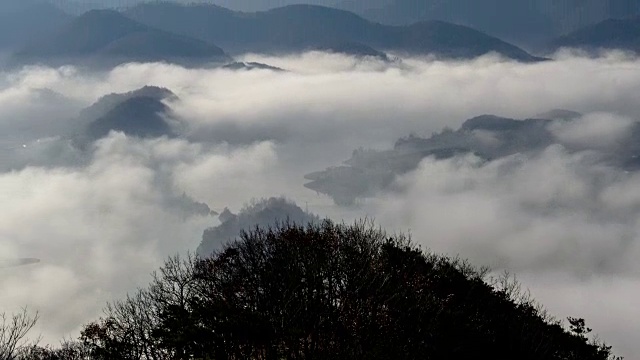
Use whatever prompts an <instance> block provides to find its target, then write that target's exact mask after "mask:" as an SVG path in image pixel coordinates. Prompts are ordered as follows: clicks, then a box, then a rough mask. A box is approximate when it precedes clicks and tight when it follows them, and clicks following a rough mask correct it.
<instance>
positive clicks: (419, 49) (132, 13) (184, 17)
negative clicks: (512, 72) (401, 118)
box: [126, 3, 539, 61]
mask: <svg viewBox="0 0 640 360" xmlns="http://www.w3.org/2000/svg"><path fill="white" fill-rule="evenodd" d="M126 15H127V16H129V17H131V18H132V19H134V20H136V21H138V22H141V23H143V24H146V25H148V26H152V27H156V28H159V29H163V30H165V31H169V32H173V33H177V34H181V35H184V36H189V37H193V38H198V39H200V40H203V41H207V42H210V43H215V44H219V45H220V46H222V47H223V48H225V49H226V50H228V51H231V52H236V53H240V52H246V51H254V52H256V51H258V52H287V51H302V50H308V49H314V48H318V47H327V46H329V47H331V46H336V45H337V44H344V43H355V44H361V45H364V46H367V47H371V48H374V49H376V50H383V51H394V52H400V53H407V54H417V55H427V54H430V55H436V56H443V57H455V58H473V57H477V56H479V55H483V54H486V53H488V52H497V53H500V54H501V55H503V56H505V57H507V58H511V59H515V60H519V61H536V60H539V59H538V58H536V57H534V56H532V55H530V54H528V53H527V52H525V51H524V50H522V49H520V48H518V47H516V46H514V45H511V44H509V43H506V42H504V41H502V40H500V39H497V38H494V37H491V36H489V35H487V34H484V33H482V32H479V31H476V30H473V29H471V28H468V27H464V26H460V25H454V24H451V23H446V22H441V21H431V22H422V23H417V24H413V25H410V26H388V25H381V24H377V23H374V22H371V21H369V20H366V19H364V18H362V17H360V16H358V15H356V14H354V13H351V12H348V11H343V10H338V9H333V8H327V7H321V6H313V5H291V6H285V7H281V8H277V9H273V10H269V11H264V12H256V13H242V12H234V11H231V10H228V9H225V8H222V7H219V6H215V5H206V4H200V5H189V6H185V5H179V4H172V3H147V4H142V5H138V6H135V7H133V8H131V9H129V10H127V11H126Z"/></svg>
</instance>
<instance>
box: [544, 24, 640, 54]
mask: <svg viewBox="0 0 640 360" xmlns="http://www.w3.org/2000/svg"><path fill="white" fill-rule="evenodd" d="M559 48H577V49H582V50H586V51H598V50H602V49H621V50H629V51H633V52H640V17H632V18H626V19H609V20H605V21H602V22H599V23H597V24H595V25H591V26H587V27H585V28H582V29H580V30H577V31H574V32H572V33H569V34H567V35H564V36H561V37H559V38H557V39H555V40H553V41H552V42H551V43H550V44H549V46H548V50H549V51H554V50H557V49H559Z"/></svg>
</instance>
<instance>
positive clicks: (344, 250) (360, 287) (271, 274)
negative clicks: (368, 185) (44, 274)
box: [31, 220, 617, 360]
mask: <svg viewBox="0 0 640 360" xmlns="http://www.w3.org/2000/svg"><path fill="white" fill-rule="evenodd" d="M422 241H428V239H425V240H422ZM520 289H521V287H520V284H518V283H517V282H516V281H515V280H513V279H512V278H510V277H506V276H502V277H499V278H492V277H490V276H489V275H488V269H478V268H475V267H473V266H472V265H470V264H469V263H468V262H467V261H464V260H460V259H457V258H451V257H447V256H442V255H437V254H434V253H431V252H425V251H424V250H423V249H422V248H421V247H419V246H417V245H416V244H414V243H413V242H412V241H411V240H410V239H408V238H407V237H406V236H404V235H390V234H387V233H385V232H384V231H382V230H380V229H379V228H376V227H374V225H373V224H370V223H364V222H357V223H356V224H354V225H351V226H349V225H340V224H334V223H333V222H331V221H330V220H324V221H322V222H316V223H313V224H308V225H306V226H305V225H302V224H294V223H286V224H281V225H276V226H269V227H256V228H254V229H251V230H250V231H247V232H245V233H243V234H242V235H241V236H240V238H239V239H238V240H236V241H231V242H229V243H227V244H226V245H225V246H224V247H223V248H222V249H220V250H219V251H216V252H214V253H213V254H211V255H210V256H206V257H198V256H188V257H186V258H182V257H180V256H173V257H171V258H169V259H168V260H167V261H166V262H165V264H164V266H163V267H162V268H161V269H160V270H159V271H157V272H154V274H153V279H152V282H151V283H150V284H149V285H148V286H147V287H144V288H141V289H139V290H138V291H137V292H135V293H133V294H129V295H128V296H127V297H126V298H123V299H122V300H120V301H116V302H111V303H110V304H109V305H108V306H107V307H106V308H105V311H104V314H105V316H104V317H102V318H100V319H97V320H96V321H94V322H92V323H90V324H88V325H86V326H85V327H84V328H83V330H82V332H81V336H80V338H79V339H78V340H77V341H75V342H73V343H70V344H67V347H66V348H63V349H51V348H45V349H42V348H38V347H36V346H34V347H33V350H31V351H32V352H35V353H39V354H41V356H40V357H37V358H38V359H42V358H46V359H53V358H55V359H58V358H61V357H59V356H56V355H58V354H59V353H60V352H62V351H64V350H66V353H67V354H70V355H77V354H90V355H91V358H92V359H130V358H135V359H167V358H171V359H221V358H222V359H335V360H341V359H371V360H387V359H492V360H513V359H522V360H533V359H545V360H568V359H580V360H613V359H617V358H615V357H614V355H613V354H612V351H611V347H610V346H607V345H605V344H604V343H602V342H599V341H595V340H592V336H591V334H590V333H591V331H592V330H591V329H590V328H588V327H587V324H586V322H585V320H584V319H582V318H573V317H569V318H567V320H568V324H567V325H568V326H565V325H564V323H563V322H562V321H558V320H556V319H554V318H553V317H551V316H550V315H549V314H548V313H547V312H546V310H545V309H544V308H543V307H542V306H540V305H539V304H538V303H536V302H534V301H533V300H531V298H530V297H529V296H528V295H527V294H526V292H525V291H522V290H520ZM132 334H133V335H132ZM131 354H135V356H132V355H131ZM140 354H143V355H140ZM167 354H168V356H167ZM70 355H67V357H64V359H71V358H72V356H70ZM73 358H74V359H76V358H80V356H73Z"/></svg>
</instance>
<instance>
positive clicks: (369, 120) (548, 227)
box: [0, 53, 640, 359]
mask: <svg viewBox="0 0 640 360" xmlns="http://www.w3.org/2000/svg"><path fill="white" fill-rule="evenodd" d="M246 60H255V61H260V62H264V63H267V64H270V65H273V66H278V67H281V68H285V69H288V70H290V71H289V72H271V71H263V70H260V71H250V72H247V71H240V72H233V71H227V70H215V69H185V68H181V67H177V66H171V65H166V64H131V65H125V66H120V67H118V68H116V69H114V70H112V71H110V72H107V73H84V72H82V71H78V70H76V69H74V68H69V67H66V68H59V69H51V68H25V69H23V70H21V71H19V72H15V73H3V74H0V149H1V152H0V203H1V204H2V207H3V214H2V216H1V217H0V257H5V258H12V257H37V258H40V259H41V260H42V262H41V263H39V264H36V265H32V266H28V267H20V268H11V269H0V288H1V289H2V291H1V292H0V304H2V309H3V310H8V311H10V310H12V309H16V308H18V307H20V306H24V305H28V306H29V308H31V309H37V310H39V311H40V312H41V321H40V323H39V325H38V332H40V333H42V335H43V336H44V339H45V340H46V341H54V340H55V339H60V338H61V337H62V336H67V337H69V336H71V337H75V336H77V330H78V329H79V328H80V326H81V325H82V324H83V323H86V322H87V321H90V320H92V319H95V318H96V317H98V316H99V315H100V314H101V308H102V307H103V305H104V303H105V302H106V301H108V300H111V299H117V298H121V297H122V296H124V295H125V294H126V292H128V291H132V290H134V289H135V288H136V287H138V286H144V285H146V283H147V281H148V280H149V273H150V272H151V271H152V270H154V269H155V268H156V267H157V266H158V265H159V264H160V263H161V262H162V260H163V259H164V258H165V257H166V256H168V255H171V254H174V253H175V252H183V253H184V252H186V251H188V250H192V251H193V250H195V248H196V247H197V245H198V243H199V241H200V237H201V235H202V231H203V230H204V229H205V228H207V227H209V226H214V225H216V224H217V223H218V222H217V220H216V219H215V218H213V217H200V216H192V217H185V216H184V213H183V212H181V211H180V209H179V208H178V207H176V205H175V202H173V201H172V199H175V197H176V196H179V195H181V194H182V193H185V194H186V195H188V196H190V197H192V198H194V199H196V200H198V201H202V202H205V203H207V204H208V205H209V206H210V207H211V208H212V209H213V210H217V211H220V210H222V209H223V208H224V207H225V206H228V207H229V208H230V209H231V210H232V211H234V212H236V211H238V210H239V209H240V208H241V207H242V205H243V204H244V203H246V202H248V201H250V200H251V199H252V198H261V197H269V196H279V195H284V196H286V197H288V198H289V199H292V200H295V201H296V202H297V203H298V204H299V205H300V206H301V207H303V208H304V207H305V206H308V208H309V210H311V211H314V212H316V213H317V214H319V215H321V216H330V217H332V218H334V219H335V220H338V221H339V220H341V219H345V220H346V221H352V220H354V219H357V218H361V217H364V216H369V217H373V218H374V219H375V220H376V221H377V222H378V223H379V224H380V225H382V226H384V227H386V228H387V229H388V230H389V231H391V232H393V231H404V232H410V233H411V235H412V236H413V238H414V240H415V241H417V242H418V243H420V244H422V245H423V246H424V247H426V248H431V249H433V250H434V251H438V252H445V253H449V254H452V255H456V254H460V255H461V256H463V257H466V258H469V259H471V261H472V262H473V263H474V264H476V265H488V266H491V267H493V268H494V269H495V270H496V271H498V272H499V271H502V270H509V271H511V272H514V273H516V274H517V275H518V277H519V278H520V279H521V280H522V282H523V285H524V286H525V287H529V288H530V289H531V291H532V295H533V296H534V297H535V298H537V299H539V300H540V301H541V302H542V303H543V304H545V305H546V306H547V308H548V309H549V310H550V311H551V312H552V314H555V315H557V316H559V317H566V316H574V317H576V316H577V317H584V318H586V320H587V325H588V326H590V327H592V328H594V331H595V332H597V333H598V334H599V335H600V336H601V338H602V339H605V340H607V341H608V342H609V343H610V344H611V345H613V346H614V349H615V350H616V352H617V354H619V355H624V356H626V357H627V358H628V359H632V358H633V356H635V354H638V353H640V345H638V344H637V339H636V338H637V335H636V334H638V333H640V310H639V309H638V307H637V306H635V301H634V299H635V298H636V297H637V296H638V295H639V294H640V265H639V264H638V262H637V261H636V259H637V257H638V256H640V223H638V219H639V218H640V217H639V215H640V196H638V195H637V194H640V175H638V174H634V173H627V172H625V171H622V170H620V169H616V168H612V167H607V166H605V165H602V164H601V163H599V162H597V161H594V158H595V157H597V156H595V157H594V154H596V155H597V152H598V148H599V147H603V146H607V144H608V143H610V142H615V141H617V140H618V139H619V138H620V137H621V136H624V134H625V129H627V126H628V125H629V123H630V122H631V121H635V120H638V119H637V117H636V114H638V113H640V112H639V110H640V104H638V102H637V94H638V91H640V61H638V59H635V58H631V57H628V56H625V55H623V54H619V53H617V54H609V55H607V56H605V57H603V58H599V59H588V58H582V57H574V56H570V55H569V54H559V55H558V59H557V60H556V61H553V62H544V63H538V64H526V65H524V64H517V63H513V62H506V61H502V60H500V59H497V58H494V57H484V58H480V59H478V60H475V61H464V62H440V61H432V60H430V59H417V58H416V59H406V60H404V61H402V62H401V63H397V64H392V65H388V64H383V63H380V62H367V61H359V60H354V59H350V58H346V57H342V56H339V55H328V54H322V53H307V54H304V55H300V56H291V57H286V58H276V57H264V56H258V55H247V56H246ZM144 85H157V86H164V87H167V88H169V89H170V90H171V91H173V92H174V93H175V94H176V95H177V96H178V97H179V100H176V101H172V102H170V103H168V105H169V106H170V107H171V108H172V110H173V112H174V113H175V117H176V118H177V119H178V120H179V121H181V123H182V126H181V128H182V129H183V136H182V137H181V138H178V139H167V138H162V139H155V140H139V139H133V138H128V137H126V136H125V135H123V134H119V133H113V134H111V135H110V136H109V137H108V138H105V139H103V140H101V141H99V142H97V143H96V144H95V147H94V149H93V151H91V152H89V153H81V152H80V151H78V150H76V149H74V148H73V147H71V146H70V145H69V143H68V142H66V141H65V140H63V139H61V138H59V137H57V135H59V134H61V133H69V132H70V131H71V132H72V131H73V129H77V128H78V127H79V126H80V125H81V124H80V123H79V121H78V120H77V119H76V115H77V112H78V111H79V110H80V109H81V108H82V107H85V106H88V105H90V104H91V103H93V102H94V101H96V100H97V99H98V98H99V97H100V96H102V95H105V94H108V93H111V92H126V91H131V90H134V89H137V88H139V87H142V86H144ZM554 108H565V109H571V110H576V111H579V112H582V113H585V114H587V116H585V117H584V118H583V119H581V120H579V121H578V122H576V123H575V124H570V125H567V126H565V127H558V128H554V129H553V131H554V134H555V135H556V136H557V137H558V139H559V140H561V142H566V143H572V144H576V143H578V144H586V145H585V148H586V150H585V151H581V152H578V153H568V152H567V151H565V149H564V148H563V147H562V145H556V146H552V147H550V148H548V149H547V150H546V151H544V152H542V153H540V154H536V155H524V154H523V155H516V156H512V157H508V158H504V159H501V160H499V161H495V162H492V163H489V164H483V163H481V162H480V161H479V160H478V159H475V158H474V157H472V156H467V157H461V158H455V159H451V160H444V161H435V160H433V159H425V160H424V161H423V162H422V163H421V165H420V167H419V168H418V169H417V170H416V171H414V172H411V173H409V174H406V175H404V176H402V177H400V178H399V179H397V181H396V183H395V184H394V186H393V190H389V191H387V192H382V193H379V194H378V195H376V196H375V197H373V198H371V199H367V200H365V201H363V202H362V204H361V205H360V206H356V207H352V208H339V207H336V206H335V205H333V204H332V202H331V200H330V199H329V198H327V197H324V196H320V195H317V194H316V193H315V192H313V191H310V190H307V189H305V188H304V187H303V184H304V182H305V180H304V179H303V175H304V174H306V173H308V172H310V171H315V170H322V169H324V168H326V167H328V166H331V165H336V164H339V163H340V162H341V161H342V160H345V159H347V158H349V157H350V156H351V152H352V151H353V150H354V149H356V148H358V147H371V148H378V149H383V148H388V147H391V146H392V145H393V143H394V142H395V140H396V139H397V138H399V137H401V136H405V135H408V134H409V133H411V132H414V133H416V134H418V135H423V136H428V135H429V134H431V133H432V132H434V131H439V130H441V129H442V128H443V127H445V126H449V127H452V128H457V127H459V126H460V124H462V122H464V120H466V119H467V118H470V117H472V116H476V115H480V114H485V113H493V114H498V115H503V116H510V117H517V118H525V117H528V116H533V115H535V114H538V113H542V112H545V111H547V110H550V109H554ZM38 140H39V141H38ZM23 145H24V146H23Z"/></svg>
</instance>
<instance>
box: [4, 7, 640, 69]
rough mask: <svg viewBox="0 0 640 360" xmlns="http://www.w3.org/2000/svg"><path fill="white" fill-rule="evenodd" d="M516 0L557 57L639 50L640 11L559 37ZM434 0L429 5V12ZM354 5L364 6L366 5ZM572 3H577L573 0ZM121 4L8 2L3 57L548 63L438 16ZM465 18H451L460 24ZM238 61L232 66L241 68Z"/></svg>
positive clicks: (40, 60) (39, 60) (92, 61)
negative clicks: (78, 6)
mask: <svg viewBox="0 0 640 360" xmlns="http://www.w3.org/2000/svg"><path fill="white" fill-rule="evenodd" d="M455 1H463V0H455ZM455 1H454V0H451V1H449V2H446V1H441V2H437V3H436V2H433V1H432V0H429V1H426V2H424V3H420V4H414V5H413V6H414V7H415V6H418V8H416V9H418V10H416V11H414V13H415V14H421V13H425V11H427V10H429V9H440V8H439V6H440V7H442V6H444V4H453V3H455ZM487 1H488V0H487ZM492 1H494V2H495V3H491V4H493V5H492V6H494V7H496V6H498V5H500V4H502V3H501V1H502V0H492ZM532 1H533V0H532ZM629 1H631V2H629V4H627V5H625V6H624V7H623V6H622V5H619V6H618V8H620V9H627V10H629V11H633V9H635V5H634V4H635V2H633V1H635V0H633V1H632V0H629ZM638 1H640V0H638ZM133 3H134V2H131V4H133ZM127 4H129V3H127ZM341 4H342V5H340V6H346V5H345V4H344V3H341ZM377 4H378V5H379V6H383V7H384V8H385V9H386V8H388V7H390V6H391V7H393V6H396V7H397V6H400V4H405V5H406V4H408V3H404V2H402V1H401V0H395V1H389V2H385V1H380V2H377ZM429 4H430V5H429ZM438 4H440V5H438ZM509 4H510V5H504V6H502V5H500V9H501V11H502V10H504V9H509V8H510V7H514V10H513V11H512V12H511V14H512V17H511V19H510V20H509V21H511V22H513V23H514V24H515V23H518V26H523V29H524V30H526V31H525V33H528V34H533V35H532V36H536V37H539V38H544V39H545V41H544V43H543V44H542V45H540V46H539V47H538V50H539V53H542V54H548V53H552V52H554V51H555V50H557V49H559V48H561V47H577V48H582V49H587V50H591V49H601V48H605V49H609V48H620V49H625V50H632V51H636V52H637V51H638V49H639V45H638V44H640V40H638V39H640V25H639V24H640V20H639V18H638V17H627V18H624V19H607V20H604V21H602V22H600V23H595V24H593V25H589V26H587V27H585V28H581V29H579V30H576V31H575V32H572V33H568V34H565V35H562V36H559V37H555V38H554V37H552V36H551V33H554V32H555V30H554V31H550V32H545V31H546V30H544V31H543V30H540V27H542V28H545V27H546V28H547V30H548V29H551V27H549V26H547V25H549V23H548V22H547V21H546V20H544V21H543V20H540V21H537V20H536V21H534V23H535V24H534V23H532V22H531V21H529V20H526V19H524V17H528V18H531V16H533V15H531V14H530V13H529V12H526V11H524V9H525V7H522V6H520V5H516V4H515V2H510V3H509ZM532 4H534V5H535V6H534V5H531V6H533V7H534V8H535V9H538V10H540V11H538V12H544V11H542V10H545V9H547V8H549V9H550V6H551V5H549V4H547V5H544V4H546V3H544V4H543V2H535V1H534V2H532ZM536 4H537V5H536ZM378 5H376V6H378ZM427 5H429V6H430V7H426V8H425V6H427ZM467 5H468V4H467ZM467 5H465V6H467ZM543 5H544V6H543ZM350 6H351V7H354V6H355V7H357V1H354V2H353V3H351V5H350ZM363 6H364V5H363ZM371 6H373V4H372V5H371ZM406 6H409V5H406ZM469 6H470V5H469ZM545 6H546V7H545ZM607 6H609V5H607ZM489 8H491V6H489ZM609 8H610V9H609ZM425 9H427V10H425ZM567 9H572V7H571V6H569V5H567ZM608 9H609V10H610V11H608V13H609V14H612V15H616V14H618V15H619V14H621V13H624V10H616V11H614V10H615V9H616V7H615V6H613V5H611V6H610V7H608ZM612 9H613V10H612ZM120 10H121V12H119V11H115V10H91V11H88V12H86V13H83V14H82V15H80V16H77V17H75V16H72V15H69V14H67V13H65V12H63V11H62V10H60V9H59V8H57V7H55V6H53V5H52V4H50V3H47V2H43V1H38V0H25V1H24V2H23V3H21V2H18V1H15V0H7V2H6V3H3V4H2V5H0V30H1V31H0V58H2V57H4V56H5V55H3V53H5V54H6V53H8V52H12V53H13V56H10V57H9V61H8V62H9V64H10V65H14V66H20V65H24V64H34V63H36V64H46V65H62V64H68V63H72V64H81V65H97V66H101V67H105V66H106V67H111V66H114V65H118V64H121V63H124V62H132V61H138V62H144V61H166V62H172V63H178V64H181V65H186V66H191V65H197V66H202V65H216V66H218V65H224V64H225V63H230V62H233V59H232V58H231V57H230V55H229V54H240V53H245V52H259V53H260V52H261V53H281V52H300V51H308V50H322V51H328V52H338V53H345V54H348V55H352V56H357V57H361V56H370V57H375V58H378V59H380V60H383V61H388V60H389V57H388V56H387V53H394V54H396V55H400V56H403V55H433V56H436V57H440V58H454V59H469V58H475V57H478V56H481V55H484V54H487V53H497V54H500V55H502V56H503V57H505V58H510V59H514V60H517V61H523V62H534V61H539V60H542V58H540V57H538V56H534V55H531V54H530V53H528V52H527V51H525V50H523V49H522V48H519V47H517V46H515V45H512V44H511V43H508V42H505V41H503V40H501V39H499V38H496V37H493V36H490V35H487V34H486V33H484V32H482V31H477V30H475V29H473V28H471V27H467V26H464V25H458V24H455V23H452V22H445V21H439V20H430V21H418V22H416V23H412V24H409V25H384V24H382V23H377V22H373V21H370V20H367V19H366V18H364V17H362V16H359V15H357V14H355V13H353V12H349V11H345V10H339V9H335V8H329V7H323V6H315V5H289V6H284V7H280V8H276V9H271V10H267V11H259V12H253V13H245V12H238V11H233V10H230V9H227V8H223V7H220V6H217V5H212V4H208V3H193V4H188V5H184V4H179V3H175V2H154V3H143V4H138V5H135V6H133V7H128V8H123V9H120ZM485 10H486V9H484V10H482V11H485ZM389 11H390V10H389ZM438 11H440V10H438ZM438 11H436V10H434V11H433V12H432V11H431V10H429V11H427V12H426V13H428V14H431V15H433V16H432V17H434V18H437V17H445V16H444V15H442V16H439V15H438V16H436V15H437V14H438V13H439V12H438ZM443 11H444V10H443ZM482 11H480V9H478V11H472V13H473V14H474V16H476V17H478V16H480V14H481V13H482ZM545 11H547V12H548V11H550V10H548V9H547V10H545ZM391 13H393V12H389V14H391ZM426 13H425V14H426ZM525 13H526V14H525ZM518 14H521V15H522V16H523V18H520V17H519V16H520V15H518ZM431 15H430V16H431ZM525 15H526V16H525ZM389 16H390V15H389ZM487 16H489V15H487ZM493 16H498V14H494V15H493ZM34 19H35V21H34ZM456 19H458V18H450V20H451V21H457V20H456ZM487 19H488V18H487ZM496 19H498V18H495V19H493V20H496ZM540 19H542V18H540ZM387 20H388V19H387ZM458 20H459V19H458ZM487 21H489V20H487ZM457 22H460V23H464V22H465V21H457ZM494 22H495V23H496V26H505V29H503V30H505V31H507V28H509V26H510V25H509V22H508V21H507V22H504V21H494ZM544 24H546V25H544ZM543 25H544V26H543ZM511 30H513V29H511ZM511 30H510V31H511ZM524 30H523V31H524ZM490 32H491V31H490ZM493 32H494V33H495V31H493ZM515 34H517V31H511V35H515ZM550 36H551V37H550ZM223 49H224V50H223ZM238 65H239V64H234V65H231V66H230V67H229V68H237V67H238Z"/></svg>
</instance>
